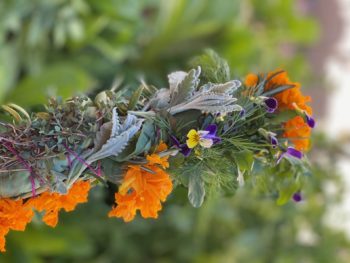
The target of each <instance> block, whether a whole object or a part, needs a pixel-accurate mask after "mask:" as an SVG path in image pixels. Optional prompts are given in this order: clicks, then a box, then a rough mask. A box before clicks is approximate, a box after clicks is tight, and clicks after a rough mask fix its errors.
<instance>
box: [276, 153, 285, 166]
mask: <svg viewBox="0 0 350 263" xmlns="http://www.w3.org/2000/svg"><path fill="white" fill-rule="evenodd" d="M285 155H286V153H285V152H284V153H282V154H281V155H280V156H279V157H278V159H277V162H276V163H277V164H279V163H280V162H281V160H282V159H283V157H284V156H285Z"/></svg>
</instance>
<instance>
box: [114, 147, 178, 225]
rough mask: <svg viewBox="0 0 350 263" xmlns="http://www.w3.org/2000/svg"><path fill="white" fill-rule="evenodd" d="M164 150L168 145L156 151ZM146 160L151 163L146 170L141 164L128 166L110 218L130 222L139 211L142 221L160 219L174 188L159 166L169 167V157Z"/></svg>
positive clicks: (148, 158)
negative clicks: (165, 203)
mask: <svg viewBox="0 0 350 263" xmlns="http://www.w3.org/2000/svg"><path fill="white" fill-rule="evenodd" d="M164 146H165V147H164ZM164 149H166V145H165V144H162V143H161V145H160V146H159V147H158V149H157V150H158V151H162V150H164ZM146 158H147V160H148V161H149V163H148V164H146V165H145V166H144V167H145V168H146V169H143V168H142V167H141V166H140V165H130V166H129V169H128V171H127V173H126V175H125V177H124V180H123V183H122V184H121V186H120V187H119V191H118V193H116V194H115V199H116V204H117V206H116V207H114V208H113V209H112V211H110V213H109V214H108V216H109V217H122V218H123V219H124V221H125V222H129V221H131V220H133V219H134V218H135V215H136V211H137V210H140V213H141V216H142V217H143V218H157V217H158V212H159V211H160V210H161V209H162V204H161V202H165V200H166V198H167V196H168V195H169V194H170V193H171V191H172V188H173V184H172V182H171V179H170V176H169V175H168V174H167V173H166V172H165V171H164V170H162V169H161V168H160V167H159V166H158V165H161V166H162V167H163V168H167V167H169V163H168V161H167V159H168V157H160V156H159V155H157V154H155V153H154V154H151V155H148V156H147V157H146ZM148 170H151V171H152V173H151V172H150V171H148Z"/></svg>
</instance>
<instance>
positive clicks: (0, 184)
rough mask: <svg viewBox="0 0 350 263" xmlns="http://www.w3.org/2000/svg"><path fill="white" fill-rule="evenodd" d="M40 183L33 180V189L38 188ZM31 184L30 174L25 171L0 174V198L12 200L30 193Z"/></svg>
mask: <svg viewBox="0 0 350 263" xmlns="http://www.w3.org/2000/svg"><path fill="white" fill-rule="evenodd" d="M39 187H40V183H39V181H38V180H35V188H36V189H37V188H39ZM31 191H32V184H31V182H30V173H29V171H27V170H18V171H9V172H6V173H0V198H12V197H17V196H20V195H23V194H26V193H31Z"/></svg>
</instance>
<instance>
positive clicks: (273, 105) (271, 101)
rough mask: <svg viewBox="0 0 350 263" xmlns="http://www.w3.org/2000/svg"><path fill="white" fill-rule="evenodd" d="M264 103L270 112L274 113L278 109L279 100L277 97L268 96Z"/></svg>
mask: <svg viewBox="0 0 350 263" xmlns="http://www.w3.org/2000/svg"><path fill="white" fill-rule="evenodd" d="M264 103H265V106H266V109H267V112H269V113H273V112H274V111H275V110H276V109H277V106H278V102H277V100H276V99H275V98H272V97H271V98H267V99H266V100H265V101H264Z"/></svg>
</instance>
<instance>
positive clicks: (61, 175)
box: [0, 51, 314, 229]
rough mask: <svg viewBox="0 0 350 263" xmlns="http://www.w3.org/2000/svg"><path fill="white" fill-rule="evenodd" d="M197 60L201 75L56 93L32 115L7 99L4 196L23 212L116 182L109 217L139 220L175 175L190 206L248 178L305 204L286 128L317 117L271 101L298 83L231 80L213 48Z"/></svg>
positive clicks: (157, 204)
mask: <svg viewBox="0 0 350 263" xmlns="http://www.w3.org/2000/svg"><path fill="white" fill-rule="evenodd" d="M193 63H199V64H200V65H201V66H202V68H203V72H201V66H198V67H197V69H192V70H190V71H189V72H183V71H177V72H174V73H171V74H170V75H169V76H168V77H169V88H163V89H155V88H150V87H149V86H148V85H146V84H145V83H142V84H141V86H140V88H139V89H138V90H136V91H135V92H134V93H133V94H132V95H131V97H130V98H127V97H125V96H124V95H123V89H120V90H119V91H115V90H109V91H104V92H101V93H100V94H98V95H97V96H96V98H95V100H94V101H91V100H90V99H89V98H87V97H74V98H72V99H69V100H67V101H61V100H59V99H56V98H52V99H51V100H50V101H49V104H48V105H47V106H46V110H45V111H44V112H38V113H34V114H32V116H30V115H29V114H28V113H26V111H25V110H24V109H22V108H21V107H20V106H17V105H15V104H8V105H4V106H3V109H4V110H5V111H7V113H8V114H9V115H12V117H13V118H14V119H15V120H16V121H17V122H18V123H17V124H16V125H13V124H11V123H1V126H2V130H3V131H2V133H1V137H0V140H1V142H2V144H3V147H2V148H1V163H0V168H1V170H2V171H4V172H3V173H2V174H1V181H2V184H1V187H0V196H1V197H2V198H3V199H6V198H12V199H13V198H21V200H23V206H24V207H25V210H27V209H28V208H27V204H31V203H32V202H33V203H34V205H33V207H34V208H35V207H39V208H37V209H38V210H39V211H41V210H46V212H47V213H49V211H55V210H56V209H53V208H48V207H47V206H46V205H45V204H44V206H42V204H40V205H39V206H38V205H37V204H35V198H36V197H35V196H36V195H38V194H39V195H40V194H41V193H44V194H43V195H42V196H43V198H42V199H44V200H46V194H45V193H47V192H48V193H49V196H50V197H49V198H52V196H53V195H54V196H55V197H54V198H57V195H55V194H58V196H59V195H67V196H72V198H73V199H74V198H77V200H78V197H75V195H77V193H75V190H72V189H73V188H74V185H76V184H77V183H78V182H81V181H83V182H86V181H87V182H94V184H98V183H99V182H100V183H102V184H104V185H107V184H108V183H112V184H115V185H117V186H118V193H117V194H116V203H117V207H116V208H114V209H113V210H112V212H111V213H110V216H117V217H122V218H123V219H124V220H125V221H131V220H132V219H134V217H135V214H136V211H137V210H140V212H141V215H142V216H143V217H145V218H149V217H151V218H157V217H158V212H159V210H160V209H161V202H164V201H165V200H166V198H167V196H168V195H169V194H170V192H171V190H172V181H174V182H175V186H177V185H182V186H186V187H187V188H188V198H189V201H190V203H191V204H192V205H193V206H194V207H199V206H201V205H202V203H203V201H204V198H205V195H206V193H208V192H209V193H212V194H214V195H218V194H222V193H223V194H233V193H234V192H235V191H236V189H237V186H238V184H240V185H241V186H242V185H243V184H244V181H245V180H246V179H251V180H253V181H254V182H255V184H256V186H257V187H256V188H258V189H259V191H263V192H265V193H270V194H272V195H275V196H276V198H277V202H278V203H279V204H284V203H286V202H288V201H289V200H290V199H291V197H292V196H293V195H297V196H298V197H297V199H298V200H297V201H300V200H299V199H300V197H299V195H300V193H299V191H300V188H301V186H302V182H303V180H304V178H305V177H306V175H308V173H309V172H308V164H307V161H306V159H305V158H303V154H302V153H301V152H300V151H298V150H297V149H295V148H293V147H291V146H289V145H290V144H293V140H291V141H289V142H288V140H286V138H283V137H282V135H283V134H284V133H283V130H284V125H285V123H286V122H287V121H289V120H290V119H293V118H294V117H296V116H299V117H300V118H302V119H303V118H304V119H305V122H307V123H308V125H310V127H313V125H314V123H313V122H314V121H313V119H312V118H311V116H309V115H308V113H307V112H306V111H304V110H301V109H299V108H298V106H294V104H293V107H295V110H294V111H290V110H287V111H286V110H284V109H283V107H282V106H283V105H278V103H279V102H278V100H277V99H275V98H274V97H276V98H278V97H277V96H278V95H280V94H283V93H285V92H289V91H290V90H293V92H297V93H296V94H299V92H300V91H299V89H298V88H297V87H295V85H294V84H293V85H291V84H288V83H285V84H286V85H282V84H281V83H280V82H277V83H279V84H276V85H275V84H274V85H271V84H272V83H274V82H273V81H274V78H277V77H279V75H280V74H282V73H283V74H285V73H284V72H281V71H278V72H276V73H273V74H269V75H267V76H265V77H263V78H262V79H261V80H259V77H258V76H256V78H257V80H256V83H255V84H249V83H247V84H246V85H241V82H240V81H238V80H231V78H230V76H231V74H230V70H229V67H228V64H227V62H226V61H224V60H223V59H221V58H220V57H218V56H217V54H215V53H214V52H213V51H208V52H207V53H206V54H204V55H203V56H201V57H199V58H197V59H195V60H194V62H193ZM201 74H202V75H201ZM200 76H203V80H201V79H200ZM282 79H283V80H284V79H285V77H283V78H282ZM144 90H147V92H143V91H144ZM293 92H292V93H291V94H294V93H293ZM288 94H289V93H288ZM267 96H269V97H267ZM294 96H295V94H294V95H293V96H291V98H292V102H293V103H294V101H295V98H294ZM298 99H299V98H298ZM301 106H304V105H301ZM301 106H300V107H301ZM21 114H22V115H24V116H25V117H26V118H23V119H22V117H21ZM186 137H187V139H185V138H186ZM293 139H296V138H293ZM297 139H298V138H297ZM300 139H302V140H303V139H304V138H300ZM184 140H186V142H185V143H184ZM164 143H165V144H164ZM158 145H159V146H158ZM166 145H168V146H170V145H173V146H172V147H171V148H169V149H168V148H167V146H166ZM169 164H170V168H169ZM167 168H169V169H167ZM166 169H167V171H168V172H169V174H170V177H169V175H168V174H167V173H164V170H166ZM74 189H75V188H74ZM74 193H75V194H74ZM82 195H83V194H82V193H81V191H79V196H82ZM31 196H32V198H29V197H31ZM28 198H29V200H27V199H28ZM58 198H59V197H58ZM67 198H68V197H67ZM294 199H296V197H294ZM33 200H34V201H33ZM39 200H40V199H39ZM46 202H47V201H46ZM39 203H41V201H40V202H39ZM6 205H7V204H6V203H5V206H6ZM42 207H43V208H42ZM66 210H67V211H69V210H71V209H70V208H66ZM16 213H17V212H16ZM3 217H4V218H7V217H8V215H7V216H6V215H4V216H3ZM44 221H45V222H47V215H46V216H45V217H44ZM4 222H5V223H2V224H4V226H6V224H7V223H6V222H7V221H4ZM50 222H51V223H49V224H52V225H55V224H57V221H55V223H52V221H50ZM14 229H17V228H14Z"/></svg>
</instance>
